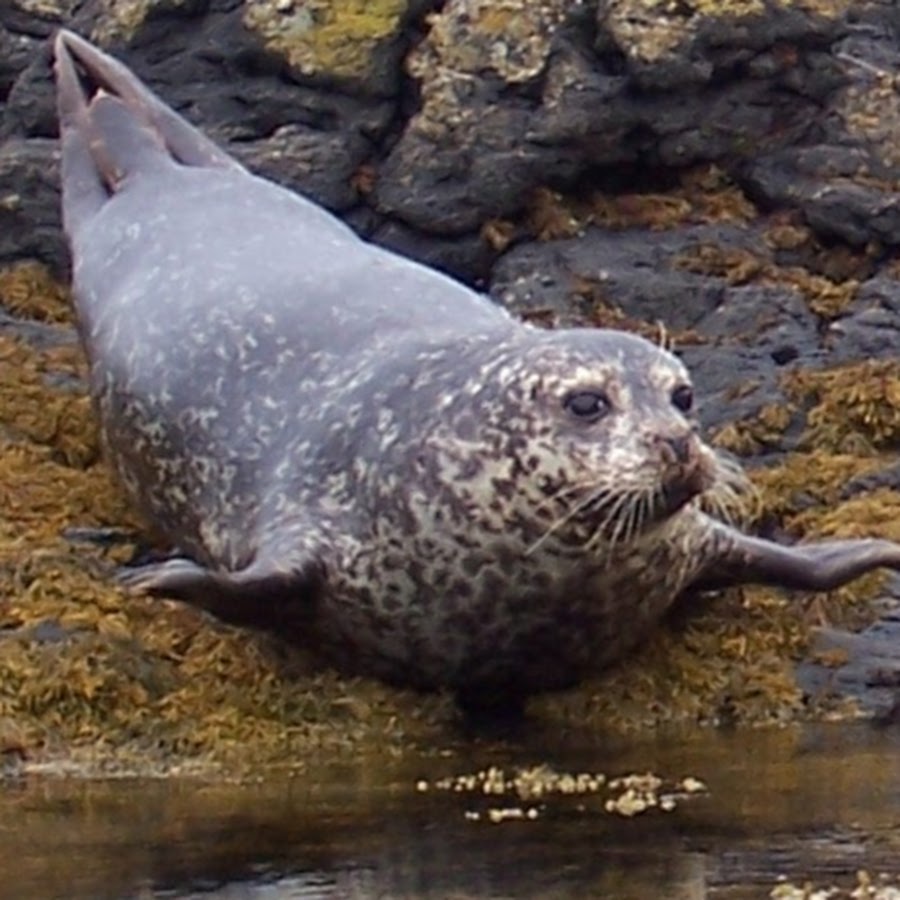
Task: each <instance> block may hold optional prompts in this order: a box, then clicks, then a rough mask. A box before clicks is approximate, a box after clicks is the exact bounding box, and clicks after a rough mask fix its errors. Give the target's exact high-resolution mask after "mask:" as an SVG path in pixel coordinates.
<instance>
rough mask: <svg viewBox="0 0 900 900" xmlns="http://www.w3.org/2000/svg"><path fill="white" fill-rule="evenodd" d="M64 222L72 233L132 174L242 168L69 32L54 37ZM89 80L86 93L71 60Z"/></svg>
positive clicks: (117, 66) (110, 60) (127, 73)
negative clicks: (171, 167) (168, 167)
mask: <svg viewBox="0 0 900 900" xmlns="http://www.w3.org/2000/svg"><path fill="white" fill-rule="evenodd" d="M54 49H55V55H56V85H57V107H58V110H59V123H60V137H61V140H62V184H63V222H64V224H65V228H66V232H67V233H68V234H69V235H72V234H73V233H74V232H75V231H76V230H77V228H78V227H79V226H80V225H81V224H83V223H84V222H85V221H87V220H88V219H90V218H91V217H92V216H93V215H94V214H95V213H96V212H98V211H99V209H100V208H101V207H102V206H103V204H104V203H105V202H106V200H107V199H108V198H109V197H110V196H111V195H112V194H114V193H115V192H116V190H117V189H118V187H119V185H120V184H121V183H122V181H123V180H124V179H125V178H126V177H127V176H129V175H131V174H135V173H139V172H140V171H142V170H146V169H148V168H154V167H156V166H158V165H160V164H172V163H173V162H174V163H181V164H183V165H187V166H204V167H220V168H221V167H227V168H238V169H239V168H241V167H240V166H239V164H238V163H237V162H235V161H234V160H233V159H232V158H231V157H230V156H228V155H227V154H226V153H225V152H224V151H222V150H220V149H219V148H218V147H217V146H216V145H215V144H214V143H213V142H212V141H210V140H209V138H207V137H205V136H204V135H203V134H201V133H200V132H199V131H198V130H197V129H196V128H194V127H193V126H192V125H190V124H189V123H188V122H187V121H185V120H184V119H182V118H181V116H179V115H178V114H177V113H176V112H174V111H173V110H171V109H169V108H168V107H167V106H166V105H165V104H164V103H163V102H162V101H161V100H160V99H159V98H158V97H156V95H155V94H153V93H152V92H151V91H150V90H148V88H146V87H145V86H144V85H143V84H142V83H141V82H140V81H139V80H138V79H137V78H136V77H135V76H134V75H133V74H132V73H131V72H130V71H129V70H128V69H127V68H126V67H125V66H123V65H122V64H121V63H120V62H118V61H117V60H115V59H113V58H112V57H111V56H108V55H107V54H106V53H103V52H101V51H100V50H98V49H97V48H96V47H95V46H94V45H93V44H90V43H88V42H87V41H86V40H84V39H83V38H80V37H79V36H78V35H77V34H74V33H73V32H71V31H65V30H61V31H59V32H58V33H57V35H56V42H55V47H54ZM76 63H78V64H79V65H80V66H81V68H82V70H83V71H84V73H85V75H86V76H87V81H88V83H89V84H90V85H91V89H90V90H88V91H86V90H85V87H84V86H83V85H82V82H81V80H80V79H79V76H78V73H77V71H76V68H75V65H76Z"/></svg>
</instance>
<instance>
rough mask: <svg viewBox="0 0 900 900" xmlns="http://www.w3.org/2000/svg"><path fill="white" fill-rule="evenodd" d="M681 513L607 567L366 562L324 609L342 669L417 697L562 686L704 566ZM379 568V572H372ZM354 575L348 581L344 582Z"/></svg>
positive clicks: (699, 528) (704, 537) (640, 634)
mask: <svg viewBox="0 0 900 900" xmlns="http://www.w3.org/2000/svg"><path fill="white" fill-rule="evenodd" d="M702 522H703V520H702V517H700V516H698V515H696V514H695V513H694V512H693V511H690V510H687V511H685V512H684V513H683V514H682V515H681V516H680V517H678V520H676V521H675V522H673V523H669V524H668V525H667V526H665V527H664V528H662V529H657V530H656V531H655V532H654V533H653V534H652V535H650V536H646V537H644V538H643V539H642V540H641V541H639V542H636V543H635V544H633V545H632V546H630V547H629V548H627V549H623V550H620V551H618V552H617V553H616V554H615V556H614V558H613V559H612V560H610V561H609V562H607V563H605V564H604V563H600V562H599V561H597V560H596V559H591V558H590V557H588V556H587V555H585V556H584V557H582V558H580V559H579V558H577V557H576V558H574V559H571V558H570V559H567V560H565V562H562V561H561V560H560V559H559V558H557V557H554V556H553V555H552V554H543V555H536V556H535V557H533V558H532V557H528V556H524V555H523V556H521V557H520V558H518V559H510V558H509V557H506V559H505V561H504V562H503V563H501V562H500V561H499V559H500V558H499V557H496V556H495V557H493V558H489V557H488V555H487V554H485V557H484V558H485V564H484V565H483V566H482V567H481V569H480V570H479V571H471V569H470V570H469V571H467V570H466V562H465V559H464V558H463V557H459V558H457V559H455V560H452V559H451V560H450V564H449V565H447V566H446V567H443V571H439V569H440V568H442V566H441V563H439V562H437V563H435V565H434V566H428V565H427V563H425V564H423V562H422V559H421V558H419V559H412V558H411V559H410V560H408V563H409V565H408V566H407V567H405V568H398V567H397V566H396V563H397V560H396V559H387V560H386V559H379V560H377V561H376V560H375V559H374V558H371V557H370V558H369V559H368V561H367V564H366V566H365V572H363V573H357V574H359V575H360V576H361V577H360V578H359V580H358V581H357V580H354V579H352V577H351V578H350V579H348V580H347V581H345V582H344V583H343V584H341V585H340V586H339V587H336V588H335V590H333V591H332V592H331V593H330V595H329V597H328V598H327V600H326V602H325V604H324V605H323V608H322V610H321V619H320V625H321V628H322V634H323V638H324V639H325V641H326V643H327V645H328V647H329V649H330V651H331V652H332V654H334V655H335V656H336V657H337V660H338V662H339V663H340V664H341V665H343V666H345V667H350V668H354V669H357V670H361V671H364V672H367V673H371V674H375V675H378V676H379V677H382V678H387V679H389V680H395V681H399V682H402V683H413V684H418V685H420V686H422V687H439V686H448V687H453V688H468V687H471V686H478V685H485V686H491V687H494V686H501V687H502V686H507V685H513V686H515V688H516V689H517V690H521V691H522V692H523V693H531V692H534V691H539V690H547V689H553V688H560V687H564V686H566V685H569V684H571V683H573V682H575V681H576V680H577V679H579V678H580V677H582V676H583V675H584V674H585V673H586V672H587V671H590V670H592V669H599V668H602V667H603V666H606V665H608V664H609V663H611V662H614V661H615V660H617V659H618V658H620V657H621V656H623V655H624V654H625V653H626V652H627V651H628V650H630V649H631V648H632V647H633V646H634V645H635V644H637V643H638V642H639V641H640V640H641V639H643V638H644V637H646V635H647V634H648V633H649V631H650V630H651V629H652V627H653V626H654V625H655V624H656V623H657V622H658V621H659V620H660V619H661V618H662V616H663V615H664V613H665V612H666V610H667V609H668V608H669V607H670V606H671V604H672V603H673V601H674V600H675V599H676V597H677V596H678V595H679V593H680V592H681V591H682V590H683V588H684V587H685V585H686V584H688V583H689V582H690V580H691V579H692V578H694V577H695V576H696V575H697V573H698V572H699V571H700V569H701V568H702V567H703V563H704V560H705V558H707V556H708V554H709V553H710V552H711V549H712V548H711V541H710V538H709V535H708V532H707V530H706V529H705V528H704V527H703V524H702ZM376 566H381V569H380V573H379V572H376V569H375V567H376ZM351 575H352V573H351Z"/></svg>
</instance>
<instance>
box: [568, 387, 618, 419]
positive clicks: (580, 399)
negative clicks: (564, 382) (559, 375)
mask: <svg viewBox="0 0 900 900" xmlns="http://www.w3.org/2000/svg"><path fill="white" fill-rule="evenodd" d="M563 406H564V407H565V408H566V410H567V411H568V412H570V413H571V414H572V415H573V416H576V417H577V418H579V419H584V420H585V421H587V422H596V421H597V420H598V419H602V418H603V417H604V416H605V415H606V414H607V413H608V412H609V411H610V409H612V405H611V404H610V402H609V397H607V396H606V394H604V393H603V392H602V391H572V393H571V394H566V397H565V399H564V400H563Z"/></svg>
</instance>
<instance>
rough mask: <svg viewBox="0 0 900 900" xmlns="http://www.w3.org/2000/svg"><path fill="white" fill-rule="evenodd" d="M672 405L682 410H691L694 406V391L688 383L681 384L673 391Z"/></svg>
mask: <svg viewBox="0 0 900 900" xmlns="http://www.w3.org/2000/svg"><path fill="white" fill-rule="evenodd" d="M672 405H673V406H674V407H675V408H676V409H680V410H681V411H682V412H684V413H686V412H690V411H691V409H692V407H693V406H694V392H693V391H692V390H691V389H690V387H689V386H688V385H686V384H680V385H678V387H677V388H675V390H674V391H672Z"/></svg>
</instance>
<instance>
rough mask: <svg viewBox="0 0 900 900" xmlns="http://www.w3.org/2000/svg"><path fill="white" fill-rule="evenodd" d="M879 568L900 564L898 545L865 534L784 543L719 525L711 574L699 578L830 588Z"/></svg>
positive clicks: (710, 583) (707, 583)
mask: <svg viewBox="0 0 900 900" xmlns="http://www.w3.org/2000/svg"><path fill="white" fill-rule="evenodd" d="M880 568H890V569H900V544H895V543H893V542H892V541H882V540H876V539H866V540H843V541H821V542H819V543H815V544H796V545H794V546H784V545H782V544H776V543H775V542H774V541H766V540H763V539H762V538H756V537H750V536H748V535H745V534H740V533H739V532H737V531H733V530H731V529H724V528H723V530H722V546H721V552H720V553H719V554H717V555H716V556H715V558H714V559H712V560H711V569H712V573H711V577H710V578H708V579H706V578H704V579H701V580H700V583H701V586H702V587H724V586H727V585H729V584H770V585H775V586H778V587H786V588H795V589H797V590H806V591H830V590H833V589H834V588H838V587H840V586H841V585H844V584H847V582H849V581H853V579H854V578H858V577H859V576H860V575H864V574H865V573H866V572H870V571H872V570H873V569H880Z"/></svg>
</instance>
